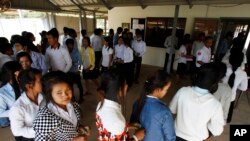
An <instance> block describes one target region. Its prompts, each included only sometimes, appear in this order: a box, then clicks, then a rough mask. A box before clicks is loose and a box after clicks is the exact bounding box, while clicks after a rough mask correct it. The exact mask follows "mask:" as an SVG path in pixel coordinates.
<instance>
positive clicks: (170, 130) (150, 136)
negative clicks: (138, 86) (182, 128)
mask: <svg viewBox="0 0 250 141" xmlns="http://www.w3.org/2000/svg"><path fill="white" fill-rule="evenodd" d="M136 108H137V103H135V104H134V107H133V113H132V118H133V117H134V116H133V115H134V114H136ZM140 123H141V125H142V127H143V128H145V132H146V133H145V137H144V139H143V141H175V139H176V135H175V129H174V120H173V117H172V113H171V112H170V110H169V108H168V107H167V106H166V105H165V104H164V103H163V102H161V101H160V100H158V99H156V98H153V97H147V98H146V100H145V105H144V107H143V109H142V111H141V115H140Z"/></svg>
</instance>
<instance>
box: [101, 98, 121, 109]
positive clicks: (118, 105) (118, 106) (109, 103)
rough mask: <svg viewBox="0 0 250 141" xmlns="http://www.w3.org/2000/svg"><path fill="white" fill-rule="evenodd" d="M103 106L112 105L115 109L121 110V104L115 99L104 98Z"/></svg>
mask: <svg viewBox="0 0 250 141" xmlns="http://www.w3.org/2000/svg"><path fill="white" fill-rule="evenodd" d="M104 104H105V107H112V108H114V109H116V110H121V105H120V104H119V103H117V102H115V101H112V100H108V99H104Z"/></svg>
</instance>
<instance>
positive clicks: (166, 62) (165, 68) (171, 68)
mask: <svg viewBox="0 0 250 141" xmlns="http://www.w3.org/2000/svg"><path fill="white" fill-rule="evenodd" d="M169 55H170V54H168V53H166V57H165V63H164V68H163V70H164V71H165V72H167V66H168V58H169ZM174 58H175V54H172V61H171V64H170V65H171V66H170V72H173V64H174Z"/></svg>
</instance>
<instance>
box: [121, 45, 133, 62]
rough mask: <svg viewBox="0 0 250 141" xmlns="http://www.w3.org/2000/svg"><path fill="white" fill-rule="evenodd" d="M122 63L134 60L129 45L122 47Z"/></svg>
mask: <svg viewBox="0 0 250 141" xmlns="http://www.w3.org/2000/svg"><path fill="white" fill-rule="evenodd" d="M123 58H124V60H123V61H124V63H131V62H132V61H133V60H134V55H133V50H132V49H131V48H130V47H125V48H124V57H123Z"/></svg>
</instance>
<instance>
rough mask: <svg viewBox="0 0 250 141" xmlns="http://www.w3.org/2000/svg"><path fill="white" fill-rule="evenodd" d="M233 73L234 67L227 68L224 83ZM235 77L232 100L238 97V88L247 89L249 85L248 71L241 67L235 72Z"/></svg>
mask: <svg viewBox="0 0 250 141" xmlns="http://www.w3.org/2000/svg"><path fill="white" fill-rule="evenodd" d="M232 73H233V70H232V67H231V66H230V67H228V68H227V73H226V76H225V77H224V78H223V82H224V83H228V80H229V78H230V76H231V74H232ZM234 73H235V79H234V85H233V87H232V99H231V101H234V100H235V98H236V91H237V89H239V90H241V91H245V90H247V86H248V78H247V73H246V72H245V71H243V70H242V69H241V68H238V69H237V70H236V71H235V72H234Z"/></svg>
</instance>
